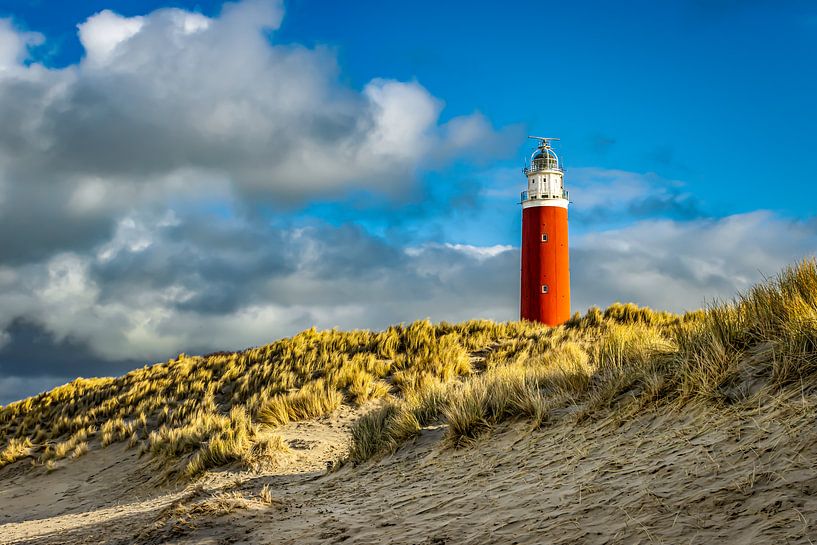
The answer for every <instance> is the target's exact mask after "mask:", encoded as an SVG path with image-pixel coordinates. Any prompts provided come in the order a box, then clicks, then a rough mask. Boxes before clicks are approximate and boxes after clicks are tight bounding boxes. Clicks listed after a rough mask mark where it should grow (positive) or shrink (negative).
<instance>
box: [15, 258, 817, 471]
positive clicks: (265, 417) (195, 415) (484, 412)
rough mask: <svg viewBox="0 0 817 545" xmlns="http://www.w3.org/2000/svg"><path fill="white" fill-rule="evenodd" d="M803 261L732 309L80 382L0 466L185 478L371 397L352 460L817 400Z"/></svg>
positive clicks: (340, 343)
mask: <svg viewBox="0 0 817 545" xmlns="http://www.w3.org/2000/svg"><path fill="white" fill-rule="evenodd" d="M815 378H817V265H816V264H815V262H814V261H805V262H802V263H800V264H798V265H796V266H794V267H792V268H789V269H787V270H785V271H783V273H781V275H780V276H779V277H778V278H776V279H774V280H771V281H768V282H766V283H764V284H761V285H759V286H757V287H755V288H753V289H752V290H750V291H749V292H748V293H747V294H745V295H744V296H741V297H739V298H737V299H736V300H735V301H732V302H728V303H723V304H719V305H715V306H712V307H711V308H709V309H707V310H705V311H698V312H694V313H688V314H685V315H673V314H668V313H663V312H654V311H651V310H650V309H645V308H638V307H636V306H634V305H621V304H616V305H613V306H611V307H610V308H608V309H606V310H604V311H602V310H600V309H597V308H592V309H590V310H589V311H588V312H587V313H586V314H585V315H584V316H580V315H576V316H574V317H573V318H571V320H569V321H568V322H567V323H566V324H565V325H564V326H561V327H557V328H548V327H545V326H541V325H537V324H531V323H524V322H512V323H493V322H489V321H470V322H465V323H462V324H448V323H441V324H437V325H433V324H431V323H430V322H428V321H418V322H414V323H412V324H409V325H408V326H403V325H399V326H392V327H389V328H388V329H386V330H384V331H381V332H372V331H350V332H339V331H335V330H330V331H320V332H319V331H315V330H314V329H310V330H307V331H304V332H302V333H299V334H298V335H295V336H294V337H292V338H288V339H282V340H280V341H276V342H274V343H272V344H269V345H266V346H262V347H257V348H251V349H248V350H244V351H240V352H234V353H215V354H210V355H206V356H187V355H184V354H181V355H179V357H178V358H175V359H173V360H170V361H168V362H165V363H160V364H156V365H153V366H149V367H144V368H142V369H138V370H135V371H133V372H131V373H128V374H127V375H125V376H123V377H119V378H101V379H83V378H80V379H77V380H75V381H73V382H71V383H69V384H66V385H64V386H60V387H58V388H55V389H53V390H51V391H50V392H46V393H43V394H40V395H38V396H34V397H31V398H28V399H25V400H22V401H19V402H16V403H12V404H10V405H8V406H6V407H3V408H0V466H2V465H5V464H9V463H14V462H15V461H17V460H20V459H23V458H26V457H32V458H35V459H36V460H37V461H38V463H42V464H50V465H49V467H54V465H53V464H54V460H58V459H62V458H69V459H70V458H76V457H78V456H81V455H82V454H84V453H85V452H87V451H88V450H89V449H96V448H104V447H106V446H108V445H110V444H113V443H117V442H122V441H127V444H128V446H130V447H139V449H140V452H142V453H143V454H147V455H149V456H150V457H151V459H152V460H153V461H154V462H155V463H157V464H159V465H161V466H162V467H163V468H164V469H165V470H166V471H167V473H168V474H169V475H170V474H173V475H178V476H186V477H195V476H196V475H199V474H200V473H201V472H203V471H206V470H207V469H210V468H214V467H219V466H223V465H229V464H241V465H244V466H250V467H252V466H255V465H257V464H259V463H261V462H263V461H264V460H270V459H274V458H275V457H276V456H279V455H283V453H285V452H286V450H287V449H286V444H285V443H284V442H283V441H282V440H281V439H280V437H277V436H276V435H275V428H276V427H278V426H281V425H284V424H287V423H289V422H292V421H298V420H304V419H312V418H318V417H321V416H324V415H328V414H331V413H332V412H334V411H335V410H336V409H337V408H338V407H339V406H340V405H341V404H342V403H350V404H354V405H362V404H364V403H366V402H368V401H371V400H377V399H381V400H382V401H381V403H380V406H379V407H378V408H376V409H375V410H373V411H371V412H369V413H368V414H366V415H365V416H363V417H362V418H361V419H360V421H359V422H358V424H357V425H356V426H355V427H354V429H353V445H352V449H351V454H350V459H351V460H352V461H354V462H361V461H363V460H366V459H368V458H370V457H372V456H377V455H381V454H383V453H388V452H391V451H394V450H395V449H396V448H398V447H399V446H400V444H402V443H403V442H404V441H406V440H408V439H410V438H412V437H414V436H416V435H417V434H418V433H419V431H420V430H421V429H422V427H423V426H428V425H430V424H435V423H439V424H442V425H445V426H447V431H446V437H447V441H448V442H449V443H450V444H452V445H463V444H466V443H469V442H472V441H473V440H475V439H477V438H478V437H480V436H481V435H483V434H485V433H486V432H489V431H490V430H491V429H492V428H493V427H494V426H496V425H497V424H498V423H499V422H502V421H504V420H508V419H525V420H527V421H529V422H530V423H531V424H532V425H534V426H542V425H547V423H548V422H550V421H552V420H553V419H554V418H561V417H562V416H563V415H564V414H567V413H569V414H571V415H573V416H575V417H576V418H580V419H586V418H596V417H600V416H602V415H607V414H609V413H610V411H617V414H619V415H620V416H621V417H622V418H626V417H627V416H628V415H633V414H636V413H637V412H638V411H642V410H649V409H650V408H653V407H657V406H661V405H667V406H678V407H680V406H683V405H684V404H688V403H707V404H709V405H711V406H713V407H725V406H729V407H740V406H741V404H746V405H747V406H751V405H752V404H754V405H757V403H758V402H759V401H758V400H760V399H762V398H763V396H767V397H769V396H774V395H778V394H781V393H785V392H790V391H795V390H797V389H809V388H813V387H814V384H815Z"/></svg>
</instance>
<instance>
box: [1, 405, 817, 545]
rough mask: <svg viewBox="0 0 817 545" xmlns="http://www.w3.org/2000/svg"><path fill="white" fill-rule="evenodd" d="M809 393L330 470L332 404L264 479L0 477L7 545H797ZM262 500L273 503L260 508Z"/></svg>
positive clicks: (336, 437) (120, 454) (565, 422)
mask: <svg viewBox="0 0 817 545" xmlns="http://www.w3.org/2000/svg"><path fill="white" fill-rule="evenodd" d="M814 406H815V399H814V398H801V399H795V400H793V401H791V402H789V403H783V402H777V403H776V404H775V406H774V407H765V408H763V409H762V410H758V411H755V412H754V413H751V412H749V413H745V414H735V413H734V412H733V411H726V410H714V409H703V408H699V409H691V410H685V411H683V412H679V411H675V410H671V409H667V410H664V411H661V412H659V413H652V414H644V415H641V416H639V417H637V418H634V419H632V420H627V421H620V422H618V421H616V418H615V417H614V416H611V417H608V418H607V419H605V420H602V421H596V422H585V423H577V422H575V421H574V420H573V419H571V418H566V419H562V420H561V421H560V422H559V423H557V424H555V425H553V426H546V427H545V428H543V429H536V430H531V429H530V426H529V425H528V424H526V423H524V422H514V423H510V424H507V425H503V426H501V427H500V428H499V429H498V430H497V432H496V433H493V434H491V435H489V436H487V437H485V438H483V439H480V440H478V442H477V444H476V445H473V446H471V447H469V448H465V449H451V448H448V447H446V446H445V445H444V443H443V442H442V441H441V436H442V434H443V428H442V427H440V426H437V427H430V428H428V429H424V430H423V432H422V433H421V435H420V436H419V438H418V439H417V440H415V441H413V442H411V443H409V444H407V445H405V446H404V447H402V448H401V449H400V450H399V451H398V452H397V453H396V454H395V455H393V456H387V457H385V458H383V459H381V460H378V461H373V462H369V463H365V464H362V465H360V466H358V467H352V466H351V465H347V466H344V467H342V468H340V469H339V470H337V471H334V472H327V471H326V464H327V462H332V461H333V460H336V459H337V458H338V457H339V456H340V455H342V454H343V449H344V448H346V444H347V442H348V437H347V435H346V434H347V433H348V424H349V422H350V421H351V420H352V419H353V418H354V416H355V413H354V411H352V410H351V409H348V408H347V409H344V411H341V414H338V415H336V416H333V417H331V418H324V419H321V420H319V421H313V422H308V423H300V424H292V425H290V426H288V428H287V429H286V430H285V435H286V438H287V440H288V442H289V443H290V445H291V446H292V450H291V454H289V455H286V456H285V459H282V460H281V465H280V467H279V468H277V469H268V470H265V471H260V472H247V471H243V472H239V471H220V472H211V473H208V474H207V475H206V477H205V478H204V479H202V480H201V481H199V482H197V483H196V484H193V485H188V486H187V487H185V488H181V487H176V488H173V487H164V488H163V487H161V486H157V485H154V484H152V483H151V478H152V476H151V474H150V472H149V470H148V467H147V466H146V465H144V462H138V461H136V460H134V459H133V458H134V454H133V451H128V450H125V449H124V448H121V447H112V448H109V449H103V450H94V451H92V452H91V453H89V454H88V455H87V456H85V457H83V458H80V459H79V460H77V461H75V462H73V463H70V464H66V465H65V467H62V468H60V469H58V470H56V471H53V472H52V473H45V472H44V471H43V470H42V469H41V468H40V469H36V470H33V471H32V470H30V469H29V468H28V467H26V466H25V463H23V462H20V463H17V464H13V465H12V466H9V467H7V468H4V469H3V470H2V472H0V483H2V484H1V485H0V486H2V489H0V502H1V503H0V505H2V513H3V515H2V517H3V524H2V525H0V536H2V538H1V539H0V540H1V541H2V542H3V543H9V544H11V543H14V544H18V543H43V544H45V543H109V544H114V543H293V544H294V543H406V544H409V543H428V544H439V543H519V544H527V543H531V544H533V543H611V542H613V543H709V542H714V541H726V542H729V543H761V542H762V543H810V542H811V541H810V537H811V538H813V536H814V535H815V531H814V529H813V521H814V520H815V517H817V479H815V478H814V475H815V467H814V466H815V461H816V460H817V441H816V440H815V439H817V429H815V427H814V425H813V423H814V415H815V413H814ZM265 487H266V491H267V492H268V494H266V497H265Z"/></svg>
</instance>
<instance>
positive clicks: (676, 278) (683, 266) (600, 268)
mask: <svg viewBox="0 0 817 545" xmlns="http://www.w3.org/2000/svg"><path fill="white" fill-rule="evenodd" d="M572 246H573V248H572V256H573V257H572V259H573V261H572V263H571V271H572V274H573V286H574V287H573V291H572V294H573V297H574V307H575V308H577V309H583V308H586V307H587V306H589V305H598V306H606V305H609V304H610V303H613V302H615V301H622V302H629V301H632V302H635V303H638V304H641V305H648V306H651V307H654V308H657V309H660V310H671V311H681V310H691V309H695V308H700V307H701V306H703V305H704V304H705V303H706V302H708V301H712V300H713V299H716V298H718V299H729V298H732V297H734V296H735V295H736V294H737V293H738V292H741V291H744V290H746V289H748V288H749V287H750V286H751V285H752V284H754V283H756V282H759V281H761V280H762V279H763V278H765V277H771V276H774V275H775V274H776V273H777V272H779V271H780V270H781V269H782V268H783V267H785V266H786V265H788V264H791V263H793V262H795V261H797V260H799V259H801V258H803V257H806V256H808V255H811V254H813V253H814V252H815V250H817V224H815V223H814V222H813V221H812V222H801V221H795V220H788V219H784V218H780V217H778V216H775V215H774V214H772V213H770V212H763V211H759V212H754V213H750V214H738V215H734V216H728V217H725V218H721V219H701V220H694V221H672V220H650V221H642V222H637V223H635V224H633V225H630V226H628V227H625V228H621V229H614V230H608V231H602V232H597V233H591V234H586V235H584V236H582V237H578V238H576V239H575V240H573V241H572Z"/></svg>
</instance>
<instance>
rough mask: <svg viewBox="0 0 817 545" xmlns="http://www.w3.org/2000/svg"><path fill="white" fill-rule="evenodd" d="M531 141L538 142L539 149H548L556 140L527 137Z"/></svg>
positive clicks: (542, 137)
mask: <svg viewBox="0 0 817 545" xmlns="http://www.w3.org/2000/svg"><path fill="white" fill-rule="evenodd" d="M528 138H530V139H531V140H539V147H541V148H545V149H550V143H551V142H552V141H554V140H558V138H549V137H545V136H528Z"/></svg>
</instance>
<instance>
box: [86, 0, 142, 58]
mask: <svg viewBox="0 0 817 545" xmlns="http://www.w3.org/2000/svg"><path fill="white" fill-rule="evenodd" d="M143 25H144V18H143V17H122V16H121V15H117V14H116V13H114V12H112V11H111V10H107V9H106V10H103V11H101V12H99V13H97V14H96V15H93V16H91V17H89V18H88V20H86V21H85V22H84V23H82V24H80V25H77V28H78V29H79V41H80V43H81V44H82V47H83V48H85V55H86V61H87V62H89V63H95V64H104V63H106V62H110V60H111V57H112V56H113V53H114V52H115V50H116V47H117V46H118V45H120V44H121V43H123V42H125V41H127V40H128V39H130V38H132V37H133V36H134V35H135V34H136V33H138V32H139V31H140V30H141V29H142V26H143Z"/></svg>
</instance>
